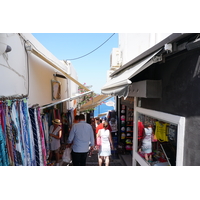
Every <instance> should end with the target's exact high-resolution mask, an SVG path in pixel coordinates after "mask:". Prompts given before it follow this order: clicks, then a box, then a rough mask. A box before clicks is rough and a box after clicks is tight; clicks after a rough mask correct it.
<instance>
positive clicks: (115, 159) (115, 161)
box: [86, 150, 126, 166]
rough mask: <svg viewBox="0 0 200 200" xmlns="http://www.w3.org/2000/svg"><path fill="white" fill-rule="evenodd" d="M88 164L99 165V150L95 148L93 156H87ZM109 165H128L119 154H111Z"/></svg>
mask: <svg viewBox="0 0 200 200" xmlns="http://www.w3.org/2000/svg"><path fill="white" fill-rule="evenodd" d="M86 165H87V166H99V165H98V152H97V151H96V150H95V151H93V154H92V156H91V157H89V156H88V157H87V162H86ZM109 166H126V164H125V163H124V161H123V160H122V159H121V158H120V157H119V156H118V155H114V154H113V155H111V156H110V165H109Z"/></svg>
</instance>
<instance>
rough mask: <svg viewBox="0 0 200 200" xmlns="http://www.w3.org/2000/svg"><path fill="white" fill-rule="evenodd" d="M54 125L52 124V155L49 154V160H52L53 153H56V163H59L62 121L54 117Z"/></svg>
mask: <svg viewBox="0 0 200 200" xmlns="http://www.w3.org/2000/svg"><path fill="white" fill-rule="evenodd" d="M52 122H53V125H51V126H50V131H49V133H50V134H49V135H50V137H51V138H50V141H51V143H50V150H51V151H50V155H49V161H50V162H51V158H52V153H53V152H54V153H55V156H56V165H57V166H58V165H59V149H60V138H61V136H62V128H61V126H60V125H61V123H60V120H59V119H54V120H53V121H52Z"/></svg>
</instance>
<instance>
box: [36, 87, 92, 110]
mask: <svg viewBox="0 0 200 200" xmlns="http://www.w3.org/2000/svg"><path fill="white" fill-rule="evenodd" d="M92 92H93V91H88V92H84V93H82V94H79V95H76V96H73V97H69V98H67V99H63V100H61V101H57V102H55V103H51V104H48V105H44V106H41V107H40V109H45V108H48V107H51V106H54V105H56V104H60V103H63V102H66V101H72V100H74V99H78V98H79V97H82V96H84V95H87V94H90V93H92Z"/></svg>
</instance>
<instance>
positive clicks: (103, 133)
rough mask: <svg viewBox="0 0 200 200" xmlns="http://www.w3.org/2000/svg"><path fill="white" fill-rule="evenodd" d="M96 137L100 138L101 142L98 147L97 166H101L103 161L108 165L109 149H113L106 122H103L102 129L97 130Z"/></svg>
mask: <svg viewBox="0 0 200 200" xmlns="http://www.w3.org/2000/svg"><path fill="white" fill-rule="evenodd" d="M96 137H97V138H98V137H100V138H101V144H100V146H99V148H98V151H99V152H98V161H99V166H102V164H103V162H105V166H109V162H110V161H109V156H110V155H111V149H112V150H113V141H112V136H111V133H110V130H109V129H108V122H104V123H103V129H100V130H99V131H98V133H97V135H96Z"/></svg>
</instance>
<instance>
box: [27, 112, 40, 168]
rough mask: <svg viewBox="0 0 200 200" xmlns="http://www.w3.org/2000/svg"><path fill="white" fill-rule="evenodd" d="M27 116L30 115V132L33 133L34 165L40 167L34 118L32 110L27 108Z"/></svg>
mask: <svg viewBox="0 0 200 200" xmlns="http://www.w3.org/2000/svg"><path fill="white" fill-rule="evenodd" d="M29 115H30V119H31V125H32V131H33V139H34V147H35V159H36V165H37V166H40V156H39V146H38V136H37V128H36V122H35V116H34V108H29Z"/></svg>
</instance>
